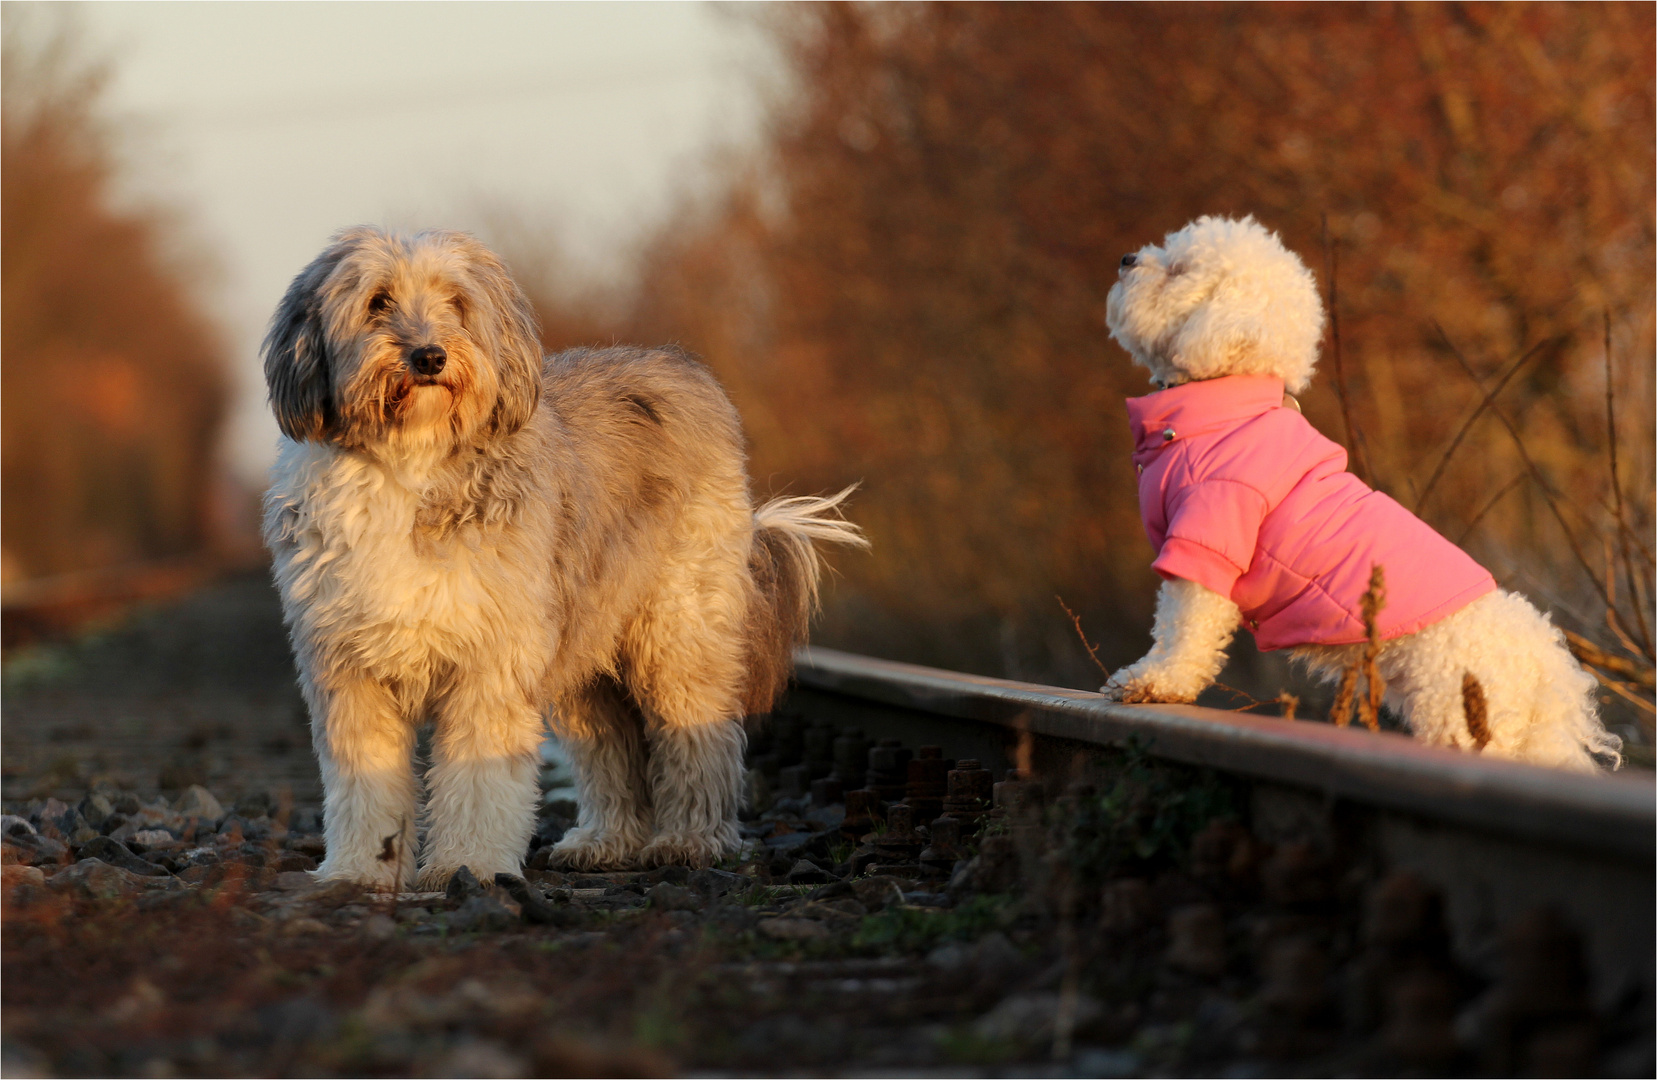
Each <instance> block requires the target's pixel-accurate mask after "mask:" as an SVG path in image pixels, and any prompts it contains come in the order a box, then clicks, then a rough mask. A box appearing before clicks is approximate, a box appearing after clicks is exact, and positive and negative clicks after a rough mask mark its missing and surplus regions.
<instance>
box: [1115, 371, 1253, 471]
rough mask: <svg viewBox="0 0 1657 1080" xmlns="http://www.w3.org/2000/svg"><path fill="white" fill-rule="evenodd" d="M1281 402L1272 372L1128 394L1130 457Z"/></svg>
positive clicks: (1144, 458) (1138, 459)
mask: <svg viewBox="0 0 1657 1080" xmlns="http://www.w3.org/2000/svg"><path fill="white" fill-rule="evenodd" d="M1282 404H1283V380H1282V379H1279V378H1277V377H1276V376H1273V375H1227V376H1225V377H1224V378H1220V379H1204V380H1202V381H1201V382H1188V383H1182V384H1181V385H1179V386H1172V387H1169V388H1168V389H1166V390H1158V391H1157V392H1156V393H1154V394H1146V395H1145V396H1144V397H1137V398H1128V399H1127V405H1128V422H1129V423H1130V424H1131V425H1132V427H1133V447H1134V454H1133V460H1134V462H1135V463H1136V464H1139V465H1144V464H1146V463H1147V462H1148V461H1149V460H1150V459H1151V458H1152V457H1155V456H1156V452H1157V451H1158V450H1161V449H1162V448H1163V447H1164V446H1166V445H1168V444H1169V443H1171V442H1173V441H1174V440H1176V439H1181V438H1185V437H1187V436H1191V435H1200V434H1202V433H1203V432H1205V431H1213V430H1214V429H1216V428H1224V427H1235V426H1236V425H1238V424H1240V423H1242V422H1243V421H1244V420H1248V419H1251V418H1252V417H1256V416H1259V415H1260V414H1261V413H1263V412H1266V411H1267V410H1270V409H1275V408H1278V407H1279V406H1281V405H1282ZM1170 432H1172V434H1169V433H1170Z"/></svg>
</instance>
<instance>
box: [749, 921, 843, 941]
mask: <svg viewBox="0 0 1657 1080" xmlns="http://www.w3.org/2000/svg"><path fill="white" fill-rule="evenodd" d="M756 927H757V929H758V930H759V932H760V933H761V934H764V935H765V936H766V937H768V938H772V939H773V940H776V941H822V940H824V939H826V938H828V937H829V928H828V927H826V926H824V925H823V924H822V923H820V922H818V921H817V920H816V919H795V918H780V919H761V920H759V922H758V923H757V924H756Z"/></svg>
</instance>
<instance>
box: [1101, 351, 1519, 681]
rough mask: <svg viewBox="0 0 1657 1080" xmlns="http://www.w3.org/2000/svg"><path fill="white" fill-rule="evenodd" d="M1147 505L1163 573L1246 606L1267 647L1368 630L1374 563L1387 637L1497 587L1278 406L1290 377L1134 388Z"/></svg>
mask: <svg viewBox="0 0 1657 1080" xmlns="http://www.w3.org/2000/svg"><path fill="white" fill-rule="evenodd" d="M1127 404H1128V419H1129V420H1130V421H1131V422H1132V424H1133V438H1134V455H1133V460H1134V464H1135V465H1137V466H1138V468H1139V511H1140V514H1141V516H1142V517H1143V518H1144V520H1145V534H1146V535H1147V536H1149V537H1150V539H1151V545H1152V546H1153V547H1155V548H1156V549H1157V557H1156V562H1154V563H1152V564H1151V565H1152V567H1153V568H1154V569H1155V570H1156V572H1157V573H1159V574H1161V575H1162V576H1163V577H1165V578H1183V579H1185V580H1187V581H1195V582H1197V583H1198V584H1200V585H1204V586H1206V587H1208V588H1209V589H1212V590H1213V591H1215V592H1217V593H1219V594H1220V595H1221V596H1229V597H1230V598H1231V599H1232V602H1233V603H1235V604H1236V605H1237V606H1238V607H1239V608H1241V609H1242V612H1243V618H1244V619H1245V620H1246V621H1247V625H1248V628H1249V629H1250V630H1252V631H1254V637H1255V640H1256V641H1257V642H1258V643H1259V645H1260V648H1262V649H1283V648H1288V647H1290V646H1293V645H1347V644H1352V643H1354V642H1359V641H1363V640H1365V637H1366V635H1365V633H1364V624H1363V616H1362V613H1361V612H1362V609H1361V607H1360V603H1361V601H1362V599H1363V595H1364V591H1365V590H1366V589H1367V588H1368V587H1369V573H1370V567H1371V566H1372V565H1374V564H1377V563H1379V564H1380V565H1381V567H1382V568H1383V570H1384V571H1385V574H1386V606H1385V607H1384V608H1382V610H1381V614H1380V618H1379V623H1380V630H1381V636H1382V637H1384V638H1392V637H1398V636H1399V635H1402V634H1409V633H1413V632H1415V631H1416V630H1419V629H1421V628H1422V627H1424V626H1427V625H1429V624H1430V623H1433V622H1436V621H1437V620H1439V619H1442V618H1444V617H1445V616H1446V615H1449V614H1451V613H1452V612H1455V611H1458V610H1460V609H1461V608H1462V607H1464V606H1466V605H1467V604H1468V603H1470V602H1471V601H1473V600H1475V599H1477V598H1478V597H1480V596H1483V595H1484V594H1485V593H1487V592H1491V591H1493V590H1494V589H1495V588H1496V582H1495V579H1493V578H1492V577H1491V576H1490V572H1489V571H1487V570H1486V569H1485V568H1484V567H1482V566H1480V565H1479V564H1478V563H1476V562H1474V561H1473V559H1472V557H1471V556H1469V555H1468V554H1467V553H1466V552H1464V551H1462V550H1461V549H1460V548H1458V547H1456V546H1455V545H1454V544H1452V543H1450V541H1448V540H1446V539H1444V537H1442V536H1440V535H1439V534H1438V533H1436V532H1434V531H1433V530H1432V528H1431V527H1430V526H1428V525H1427V523H1426V522H1424V521H1422V520H1421V519H1420V518H1418V517H1416V516H1415V515H1414V514H1412V513H1410V512H1409V511H1408V510H1405V509H1404V508H1403V507H1402V506H1400V505H1398V503H1396V502H1394V501H1393V500H1392V499H1390V498H1388V497H1387V496H1386V495H1383V494H1381V493H1380V492H1378V491H1373V490H1371V489H1370V488H1369V487H1368V486H1367V485H1366V484H1364V482H1363V481H1361V480H1359V479H1358V478H1357V477H1356V476H1353V475H1352V474H1351V473H1349V472H1347V471H1346V451H1345V450H1343V449H1342V448H1341V447H1339V446H1337V445H1336V444H1335V443H1333V442H1331V441H1329V440H1328V439H1326V438H1324V437H1323V436H1322V435H1320V434H1318V432H1317V430H1316V429H1314V428H1313V427H1312V425H1311V424H1309V423H1308V422H1307V421H1306V418H1305V417H1303V416H1301V415H1300V413H1299V412H1298V411H1297V410H1295V409H1291V408H1284V407H1283V380H1282V379H1278V378H1272V377H1268V376H1258V375H1231V376H1227V377H1225V378H1220V379H1208V380H1205V381H1202V382H1190V383H1185V384H1184V385H1182V386H1176V387H1173V388H1171V389H1168V390H1163V391H1160V392H1158V393H1155V394H1148V395H1146V396H1145V397H1141V398H1129V399H1128V403H1127Z"/></svg>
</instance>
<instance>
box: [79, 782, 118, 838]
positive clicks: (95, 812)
mask: <svg viewBox="0 0 1657 1080" xmlns="http://www.w3.org/2000/svg"><path fill="white" fill-rule="evenodd" d="M114 813H115V803H114V801H113V800H111V799H110V797H109V796H108V795H106V794H104V793H103V792H101V791H94V792H93V793H92V794H90V795H88V796H87V797H86V798H84V799H82V800H81V817H82V818H84V819H85V820H86V823H87V824H88V825H90V826H92V827H93V828H94V829H101V828H103V827H104V822H105V821H107V820H109V818H110V816H111V815H113V814H114Z"/></svg>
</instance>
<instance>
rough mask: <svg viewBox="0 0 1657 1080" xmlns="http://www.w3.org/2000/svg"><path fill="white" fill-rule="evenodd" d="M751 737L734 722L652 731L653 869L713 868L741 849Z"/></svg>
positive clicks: (648, 860)
mask: <svg viewBox="0 0 1657 1080" xmlns="http://www.w3.org/2000/svg"><path fill="white" fill-rule="evenodd" d="M747 744H748V736H747V733H746V732H745V731H743V728H742V722H741V721H740V720H736V719H728V720H714V721H712V722H709V723H701V724H674V725H668V724H663V725H660V726H656V727H652V728H651V730H650V793H651V800H652V803H653V804H654V807H655V811H656V836H655V838H654V839H652V840H651V841H650V843H649V845H647V846H646V847H645V849H644V851H643V853H642V854H641V856H640V858H641V860H642V861H643V862H644V863H645V864H646V865H650V866H710V865H712V864H713V863H715V862H718V861H719V860H720V859H721V858H723V857H724V856H726V855H734V854H735V853H736V851H737V848H738V847H739V846H740V844H741V838H740V836H739V835H738V834H737V830H736V812H737V807H738V804H739V802H740V800H741V797H742V755H743V751H744V750H746V749H747Z"/></svg>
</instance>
